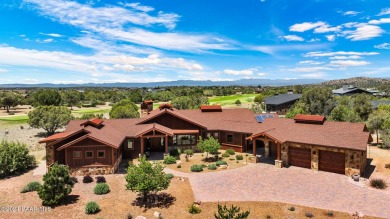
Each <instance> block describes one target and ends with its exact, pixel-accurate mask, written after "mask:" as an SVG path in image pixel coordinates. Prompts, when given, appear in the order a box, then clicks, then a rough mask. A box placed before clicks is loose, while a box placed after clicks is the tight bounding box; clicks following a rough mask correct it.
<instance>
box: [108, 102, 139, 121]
mask: <svg viewBox="0 0 390 219" xmlns="http://www.w3.org/2000/svg"><path fill="white" fill-rule="evenodd" d="M109 114H110V118H111V119H122V118H139V112H138V107H137V105H135V104H134V103H133V102H131V101H130V100H121V101H119V102H118V103H116V104H114V106H112V108H111V111H110V113H109Z"/></svg>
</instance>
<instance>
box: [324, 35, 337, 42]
mask: <svg viewBox="0 0 390 219" xmlns="http://www.w3.org/2000/svg"><path fill="white" fill-rule="evenodd" d="M325 37H326V39H327V40H328V41H331V42H333V41H335V39H336V35H326V36H325Z"/></svg>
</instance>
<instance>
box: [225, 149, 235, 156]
mask: <svg viewBox="0 0 390 219" xmlns="http://www.w3.org/2000/svg"><path fill="white" fill-rule="evenodd" d="M226 153H228V154H230V155H234V154H235V153H236V152H235V151H234V150H233V149H230V148H229V149H227V150H226Z"/></svg>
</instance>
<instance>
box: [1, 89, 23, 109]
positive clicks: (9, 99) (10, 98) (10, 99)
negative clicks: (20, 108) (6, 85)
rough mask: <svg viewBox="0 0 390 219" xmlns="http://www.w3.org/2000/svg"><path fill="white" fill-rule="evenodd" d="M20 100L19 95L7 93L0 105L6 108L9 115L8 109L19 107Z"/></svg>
mask: <svg viewBox="0 0 390 219" xmlns="http://www.w3.org/2000/svg"><path fill="white" fill-rule="evenodd" d="M20 99H21V96H20V95H18V94H16V93H13V92H7V93H5V94H4V96H3V97H2V98H1V104H2V105H3V106H4V107H5V108H6V110H7V113H9V109H10V108H11V107H15V106H17V105H19V103H20Z"/></svg>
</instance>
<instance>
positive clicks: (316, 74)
mask: <svg viewBox="0 0 390 219" xmlns="http://www.w3.org/2000/svg"><path fill="white" fill-rule="evenodd" d="M299 77H301V78H325V77H326V74H325V73H323V72H318V73H308V74H300V75H299Z"/></svg>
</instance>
